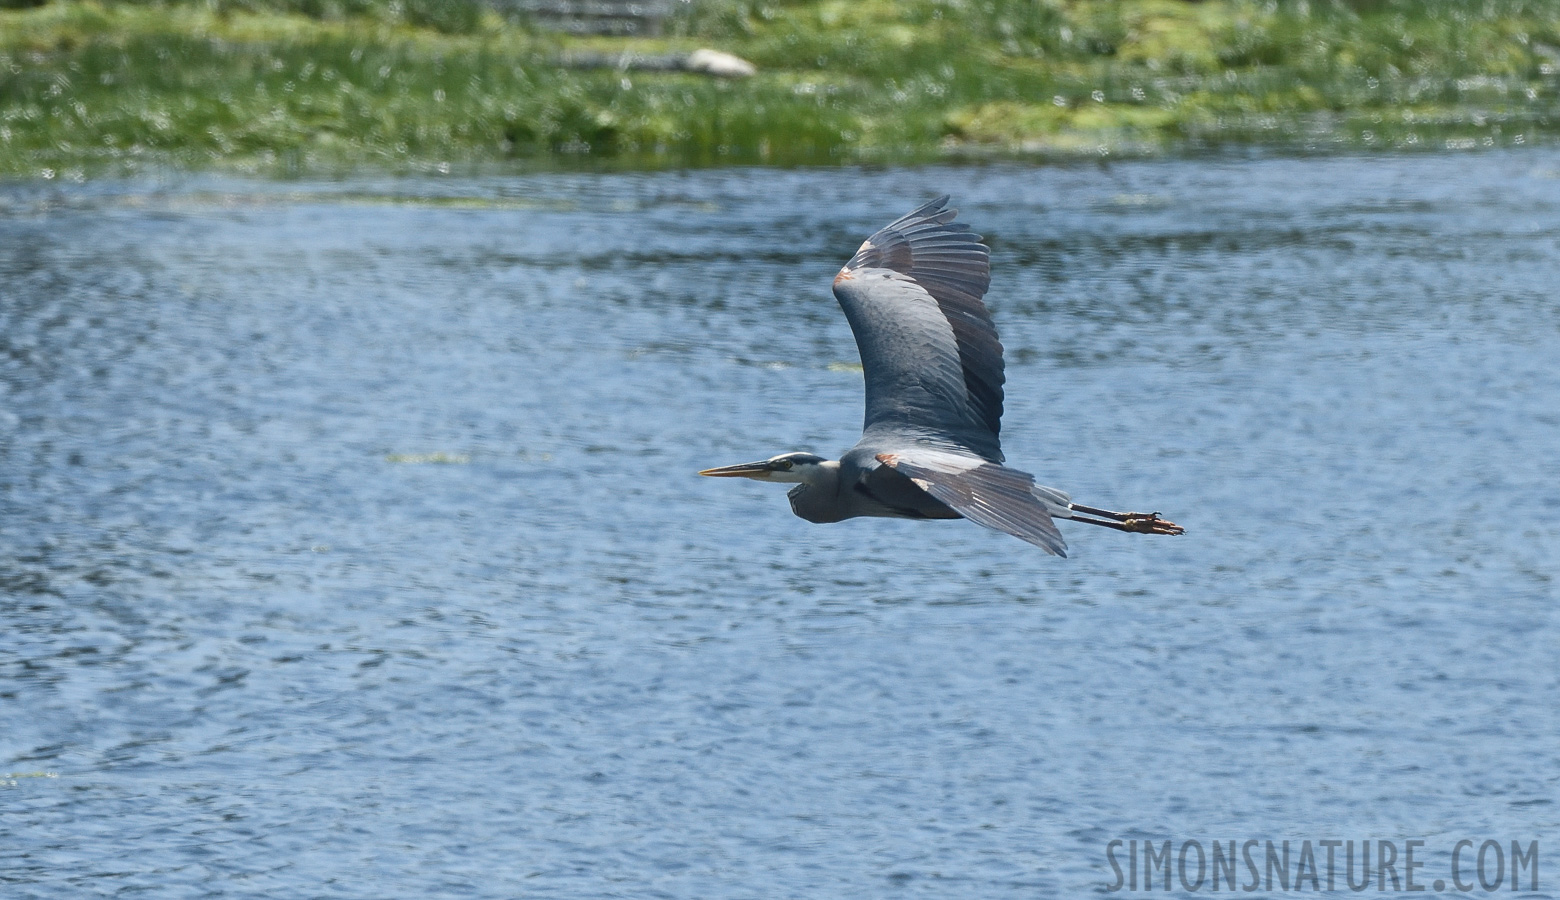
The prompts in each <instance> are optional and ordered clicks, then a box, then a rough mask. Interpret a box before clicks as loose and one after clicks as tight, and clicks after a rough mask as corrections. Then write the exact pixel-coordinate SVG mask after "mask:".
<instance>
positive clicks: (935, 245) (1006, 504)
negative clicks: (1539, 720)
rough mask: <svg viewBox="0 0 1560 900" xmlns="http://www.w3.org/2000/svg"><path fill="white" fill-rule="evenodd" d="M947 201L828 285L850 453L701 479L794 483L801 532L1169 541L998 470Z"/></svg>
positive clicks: (974, 324)
mask: <svg viewBox="0 0 1560 900" xmlns="http://www.w3.org/2000/svg"><path fill="white" fill-rule="evenodd" d="M947 203H948V198H947V197H942V198H940V199H938V200H934V201H932V202H931V203H928V204H926V205H925V206H923V207H921V208H920V209H917V210H916V211H915V212H912V213H910V214H909V215H907V216H905V217H904V218H902V219H899V220H898V221H896V222H894V223H893V224H891V225H888V226H887V227H885V228H883V229H882V230H880V231H878V232H877V233H876V234H874V235H873V236H872V237H871V238H869V239H868V240H867V241H866V243H864V244H862V245H861V248H860V249H859V250H857V251H856V255H855V256H854V257H852V258H851V260H850V262H848V263H846V265H845V268H844V269H841V270H840V273H839V275H838V276H837V277H836V278H835V280H834V295H835V298H836V299H838V300H839V303H840V307H841V309H843V310H844V312H845V318H846V319H847V320H848V321H849V322H850V327H851V331H852V332H853V333H854V334H855V336H856V345H857V348H858V349H859V350H860V352H861V365H862V372H863V375H864V376H865V380H866V414H865V417H864V418H865V422H864V427H863V429H862V435H861V440H860V441H858V442H857V443H856V446H854V447H852V448H851V449H850V450H849V451H847V452H846V453H845V454H843V455H842V456H841V457H840V458H839V459H838V460H826V459H823V458H822V457H818V456H814V455H812V454H809V453H786V454H781V455H780V456H776V457H772V458H770V459H767V460H762V461H760V462H756V463H744V464H742V465H736V466H725V467H722V468H717V469H706V470H705V471H704V472H702V473H701V474H704V475H714V476H741V477H746V478H753V479H757V480H760V481H779V482H785V483H792V484H795V485H796V487H795V488H793V489H792V490H791V492H790V500H791V509H792V511H794V512H795V513H796V514H797V515H798V516H800V517H802V518H803V519H806V520H807V521H809V522H839V521H842V520H844V519H851V518H856V517H859V516H877V517H890V518H905V519H959V518H967V519H970V520H971V521H974V522H976V523H978V524H980V525H984V526H986V527H988V528H993V529H996V530H998V531H1004V532H1007V533H1008V534H1012V535H1014V536H1016V537H1019V538H1022V539H1024V540H1026V541H1029V542H1030V543H1032V544H1035V545H1037V546H1040V547H1043V548H1044V549H1046V550H1047V551H1049V552H1051V553H1054V554H1057V555H1059V556H1066V555H1067V554H1066V547H1067V544H1066V542H1065V541H1063V540H1062V535H1061V532H1060V531H1058V530H1057V528H1056V524H1055V523H1054V521H1053V519H1055V518H1069V519H1075V520H1077V521H1081V522H1088V523H1090V524H1094V525H1104V526H1107V527H1111V528H1116V529H1118V530H1122V531H1135V532H1142V533H1154V534H1179V533H1180V532H1181V529H1180V528H1179V527H1178V526H1176V525H1174V524H1172V523H1170V522H1166V521H1164V520H1163V519H1160V518H1159V516H1158V514H1157V513H1156V514H1148V515H1144V514H1141V513H1113V512H1110V511H1108V510H1101V509H1093V508H1091V507H1084V506H1078V505H1077V504H1074V503H1073V502H1072V500H1071V498H1069V497H1068V496H1067V494H1065V493H1063V492H1062V491H1058V490H1056V489H1054V488H1047V487H1041V486H1039V485H1036V484H1035V483H1034V478H1033V477H1032V476H1030V475H1029V474H1028V473H1026V472H1021V471H1019V470H1017V469H1012V468H1009V467H1007V466H1005V465H1004V464H1003V456H1002V448H1001V441H1000V438H999V434H1000V431H1001V420H1002V384H1003V381H1004V376H1003V371H1002V344H1001V343H1000V342H999V341H998V339H997V330H996V327H995V325H993V324H992V321H991V314H990V313H989V312H987V310H986V307H985V304H984V303H982V302H981V297H982V296H983V295H984V294H985V292H986V288H987V286H988V285H989V284H990V282H991V276H990V260H989V251H987V249H986V247H985V245H983V244H981V243H980V236H979V235H976V234H972V233H971V232H970V231H969V228H968V226H965V225H961V224H955V223H954V222H953V219H954V216H955V211H954V210H952V209H948V208H947ZM1080 513H1082V514H1084V515H1080ZM1089 516H1099V517H1101V518H1089Z"/></svg>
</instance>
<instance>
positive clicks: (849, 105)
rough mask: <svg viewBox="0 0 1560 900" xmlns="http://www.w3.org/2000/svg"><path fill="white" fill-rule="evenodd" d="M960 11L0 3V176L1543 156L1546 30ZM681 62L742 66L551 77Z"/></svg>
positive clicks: (1223, 2)
mask: <svg viewBox="0 0 1560 900" xmlns="http://www.w3.org/2000/svg"><path fill="white" fill-rule="evenodd" d="M277 2H279V3H284V2H285V0H277ZM259 5H260V6H263V5H264V4H259ZM970 6H973V4H968V3H960V2H957V0H943V2H933V0H919V2H906V3H886V2H882V0H860V2H857V3H853V4H845V3H841V2H835V0H828V2H801V3H791V4H787V5H784V6H779V7H775V8H772V9H771V8H763V10H761V11H760V12H759V13H754V12H753V11H752V8H751V6H750V5H749V4H742V3H731V2H719V0H709V2H708V3H707V5H705V6H703V7H701V9H702V10H703V13H702V14H701V15H702V16H703V17H702V18H700V17H688V18H687V19H685V20H678V21H674V22H672V23H671V26H672V27H671V28H670V29H669V33H668V35H667V36H663V37H655V38H604V37H572V36H567V35H561V34H554V33H544V32H536V31H532V30H530V29H528V28H527V27H525V26H524V25H523V24H522V23H517V22H512V21H507V20H504V19H502V18H500V17H498V16H497V15H496V14H493V13H484V14H483V15H482V16H481V17H478V18H476V19H472V20H470V21H469V22H467V24H466V26H465V30H464V31H458V32H456V33H451V32H450V31H447V30H440V29H437V28H432V27H426V26H416V25H409V24H407V23H404V22H385V21H381V20H373V19H368V18H364V17H361V16H360V17H357V18H352V17H346V18H341V19H334V20H324V19H314V18H309V17H307V16H302V15H299V14H296V13H294V12H288V11H285V10H282V11H275V10H273V11H266V10H265V9H260V10H259V11H236V12H235V11H227V10H225V9H215V10H214V9H213V7H212V5H210V4H208V5H199V4H189V3H178V2H173V3H169V4H167V5H161V6H141V5H122V4H114V3H109V4H101V3H94V2H76V0H56V2H53V3H48V4H46V5H43V6H38V7H34V8H30V9H0V175H4V176H11V177H24V178H36V177H46V173H53V174H54V177H64V178H75V177H87V176H94V177H95V176H98V175H102V174H113V173H120V174H133V173H135V172H138V171H145V170H147V169H156V168H173V169H181V170H197V171H198V170H215V171H225V172H231V173H234V174H264V175H270V176H277V175H280V176H283V177H287V176H295V175H329V174H331V173H345V172H352V171H359V170H363V171H378V172H385V173H394V172H407V171H412V172H428V173H433V174H443V173H445V172H447V171H458V170H468V169H471V168H483V167H498V168H534V167H537V166H540V167H544V168H546V167H552V166H557V167H560V168H564V169H573V168H579V167H584V168H595V167H597V166H598V165H602V166H606V167H608V168H613V169H627V170H636V171H654V170H659V169H668V168H686V167H708V166H725V165H775V166H807V165H842V164H845V165H896V164H926V163H939V162H977V163H978V162H984V161H988V160H1032V161H1041V162H1065V161H1072V160H1087V159H1099V158H1109V159H1142V158H1158V157H1167V158H1168V157H1176V156H1184V155H1204V154H1207V153H1224V152H1232V151H1233V152H1239V151H1240V150H1243V149H1246V148H1250V149H1253V150H1261V151H1263V152H1275V153H1281V154H1288V153H1295V154H1311V153H1338V152H1366V153H1372V152H1400V151H1406V152H1423V151H1427V150H1428V151H1433V152H1448V151H1452V152H1462V151H1469V150H1478V149H1485V148H1497V147H1516V146H1531V145H1543V144H1549V143H1552V142H1554V141H1555V140H1556V139H1557V138H1560V75H1557V71H1560V15H1556V14H1553V13H1548V12H1547V11H1546V10H1543V9H1540V8H1539V5H1538V4H1524V3H1521V2H1518V0H1502V2H1492V3H1486V4H1481V5H1479V6H1478V7H1477V8H1474V7H1472V6H1467V7H1465V6H1464V5H1463V4H1441V5H1437V4H1428V3H1417V2H1408V0H1400V2H1396V3H1393V2H1387V3H1382V4H1368V5H1367V6H1368V8H1365V9H1360V10H1355V9H1354V8H1353V7H1349V6H1347V5H1344V4H1331V5H1327V4H1316V5H1315V8H1314V9H1311V11H1309V12H1307V13H1305V14H1304V15H1302V14H1299V13H1296V12H1294V11H1293V10H1292V9H1290V8H1288V7H1284V8H1280V7H1277V6H1273V7H1269V6H1264V5H1262V4H1257V3H1248V2H1236V0H1206V2H1203V3H1195V4H1192V3H1183V2H1180V0H1141V2H1137V3H1121V4H1107V3H1103V2H1098V3H1096V2H1075V3H1070V4H1065V5H1058V6H1056V7H1054V8H1053V7H1050V6H1047V5H1045V4H1039V5H1034V4H1031V5H1030V6H1028V7H1025V9H1028V10H1030V11H1031V12H1033V10H1036V9H1039V10H1042V11H1046V15H1047V16H1049V18H1044V19H1043V20H1042V21H1030V20H1029V19H1024V18H1023V17H1022V16H1020V15H1019V14H1018V13H1017V12H1015V9H1017V7H1019V6H1020V4H1018V3H1012V2H1005V0H996V2H994V3H989V4H986V5H985V6H987V7H990V9H984V8H983V11H982V12H981V13H980V14H979V15H976V14H975V13H974V12H971V11H970V10H969V8H968V7H970ZM721 10H725V11H726V12H728V13H731V15H727V16H725V17H724V18H723V17H722V14H720V13H721ZM734 10H735V11H736V12H732V11H734ZM764 10H767V13H765V12H764ZM744 11H745V12H744ZM737 12H741V13H742V15H740V16H738V15H737ZM766 15H767V18H766V17H765V16H766ZM732 16H736V18H735V19H733V18H732ZM1004 16H1007V18H1003V17H1004ZM1033 18H1034V17H1033V16H1030V19H1033ZM1391 35H1396V37H1390V36H1391ZM1064 38H1065V40H1064ZM1394 42H1395V46H1394ZM700 47H715V48H718V49H721V50H723V51H729V52H731V53H734V54H736V55H738V56H740V57H742V58H744V59H748V60H751V61H753V62H754V63H755V64H756V65H757V66H758V72H757V74H755V75H753V76H752V77H749V78H742V79H717V78H712V77H710V76H707V75H702V74H697V73H690V72H685V71H675V70H665V71H650V70H632V71H619V70H614V69H578V68H569V67H566V66H560V65H559V64H558V60H560V59H562V58H564V57H566V56H567V55H569V54H606V53H615V54H640V55H645V56H654V55H666V54H679V53H689V52H691V51H693V50H695V49H698V48H700ZM598 161H601V162H598Z"/></svg>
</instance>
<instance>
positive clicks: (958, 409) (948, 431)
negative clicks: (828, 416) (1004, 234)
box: [834, 196, 1004, 462]
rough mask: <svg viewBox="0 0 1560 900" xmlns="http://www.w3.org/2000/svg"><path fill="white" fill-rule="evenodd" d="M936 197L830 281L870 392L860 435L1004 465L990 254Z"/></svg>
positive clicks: (999, 360) (881, 234)
mask: <svg viewBox="0 0 1560 900" xmlns="http://www.w3.org/2000/svg"><path fill="white" fill-rule="evenodd" d="M957 212H958V211H957V210H954V209H949V208H948V197H946V196H944V197H939V198H938V199H936V200H933V201H932V202H930V203H928V204H926V205H925V206H922V207H921V208H919V209H917V210H915V211H914V212H912V213H910V214H909V215H907V216H905V217H904V218H901V219H899V220H897V221H895V222H893V223H892V224H890V225H888V226H886V227H884V228H883V229H881V230H880V231H878V232H877V233H876V234H874V235H872V237H870V238H868V239H867V241H866V243H864V244H862V245H861V249H859V250H857V251H856V255H855V256H853V257H851V260H850V262H848V263H846V265H845V268H843V269H841V270H840V274H839V276H838V277H836V278H835V281H834V295H835V297H836V298H837V299H838V300H839V302H840V307H841V308H842V309H843V310H844V311H845V317H846V319H848V320H849V321H850V326H851V330H852V331H853V332H854V333H855V336H856V345H857V348H858V349H859V350H860V352H861V365H862V369H863V372H864V374H865V376H866V383H867V407H866V417H865V427H864V431H865V432H866V433H867V435H868V436H869V437H870V436H874V435H875V436H876V437H878V438H880V439H881V438H884V437H890V436H891V437H894V438H898V439H900V440H904V439H905V438H907V437H908V438H909V439H912V440H916V441H926V442H930V443H933V444H944V445H951V446H954V447H961V448H964V449H967V450H969V451H971V452H974V453H976V454H978V455H980V456H981V457H983V458H985V459H989V460H993V461H997V462H1000V461H1001V460H1002V450H1001V441H1000V438H999V433H1000V431H1001V427H1002V384H1003V381H1004V375H1003V371H1002V343H1001V341H1000V340H998V338H997V329H996V326H995V325H994V324H992V321H991V314H990V312H988V311H987V309H986V306H985V304H984V303H982V302H981V297H983V296H984V295H985V293H986V289H987V287H989V286H990V284H991V259H990V251H989V250H987V249H986V246H985V245H984V244H982V243H981V242H980V240H981V239H980V235H978V234H974V233H972V232H971V231H970V230H969V226H968V225H964V224H962V223H956V222H954V221H953V219H954V216H955V215H957Z"/></svg>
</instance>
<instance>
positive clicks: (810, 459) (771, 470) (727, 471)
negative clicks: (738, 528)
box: [699, 453, 828, 484]
mask: <svg viewBox="0 0 1560 900" xmlns="http://www.w3.org/2000/svg"><path fill="white" fill-rule="evenodd" d="M826 462H828V460H826V459H824V458H823V457H821V456H819V455H817V454H815V453H782V454H780V455H779V456H771V457H770V458H768V459H763V460H759V461H758V462H750V463H741V464H740V465H735V466H721V467H720V468H717V469H705V470H704V471H702V472H700V473H699V474H700V475H708V476H710V477H712V478H751V479H753V480H754V481H773V482H778V483H780V484H806V483H808V482H811V481H814V480H816V479H817V477H818V476H819V475H820V474H821V473H822V471H823V464H824V463H826Z"/></svg>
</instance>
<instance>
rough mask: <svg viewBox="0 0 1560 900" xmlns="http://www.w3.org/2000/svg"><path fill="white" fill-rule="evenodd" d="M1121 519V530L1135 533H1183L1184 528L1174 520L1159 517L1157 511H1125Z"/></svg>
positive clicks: (1184, 531)
mask: <svg viewBox="0 0 1560 900" xmlns="http://www.w3.org/2000/svg"><path fill="white" fill-rule="evenodd" d="M1125 515H1126V518H1124V519H1122V520H1121V525H1122V529H1121V530H1123V531H1131V532H1136V533H1137V534H1185V533H1186V529H1185V528H1182V527H1181V526H1179V525H1177V524H1175V523H1174V522H1171V521H1168V520H1165V519H1161V518H1159V513H1148V514H1146V515H1145V514H1143V513H1126V514H1125Z"/></svg>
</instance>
